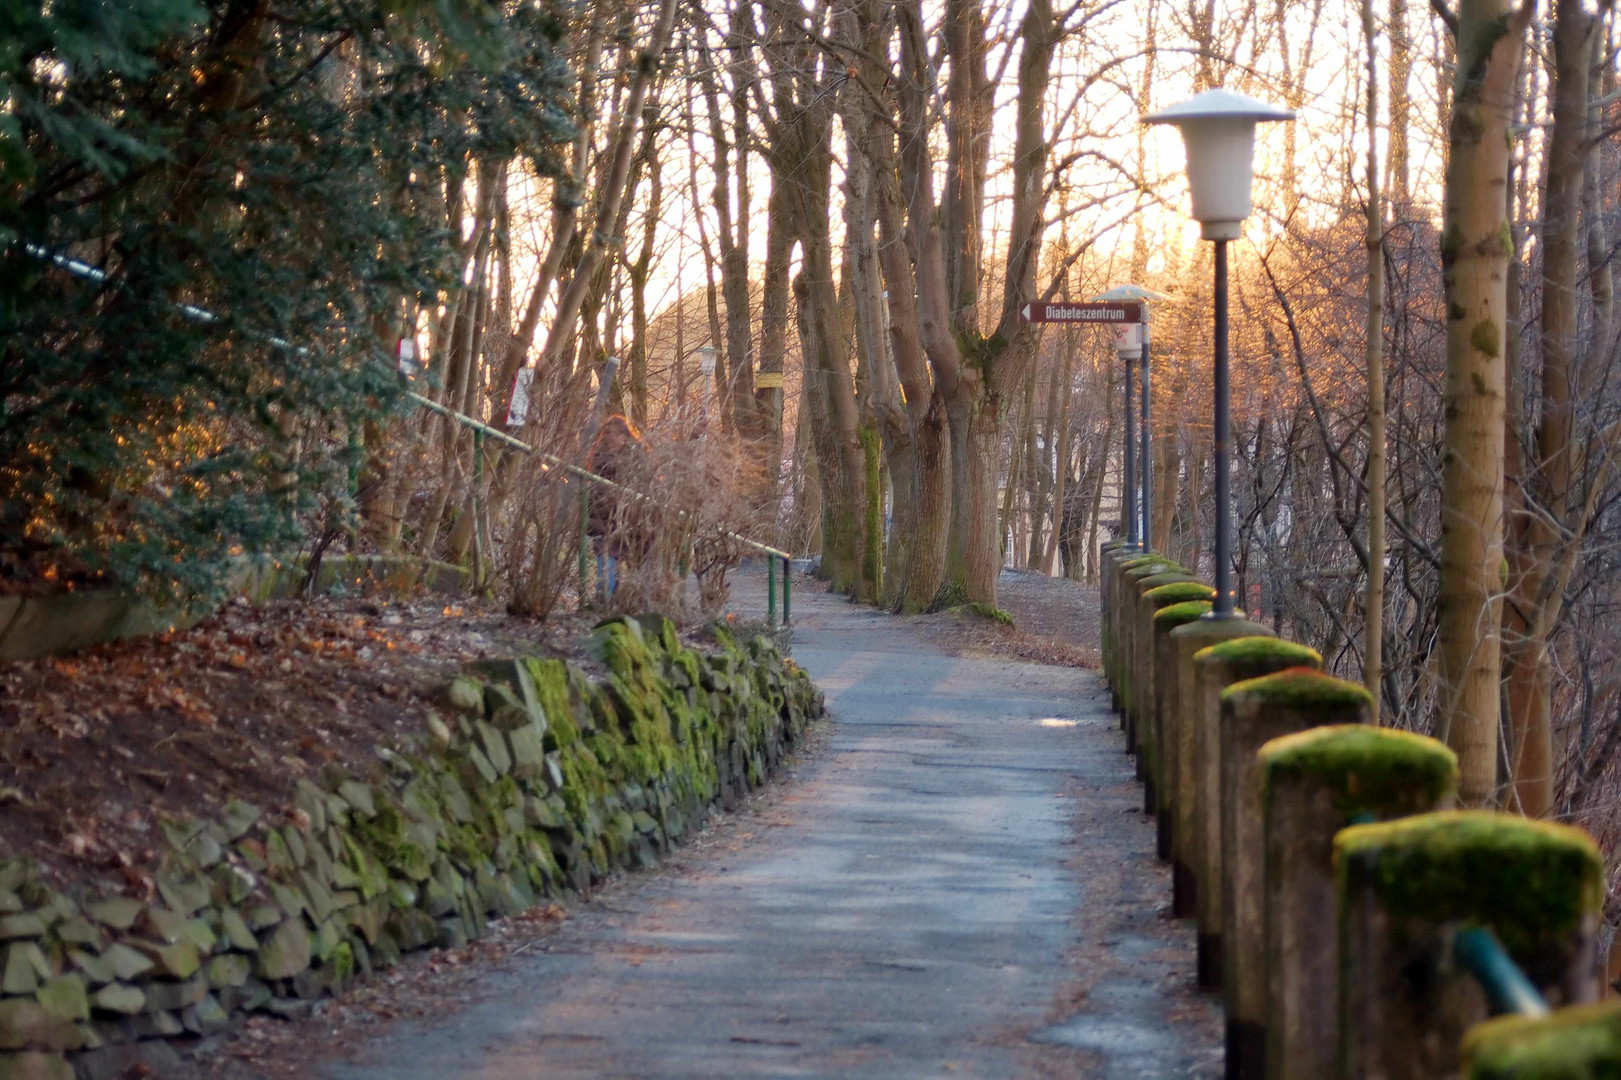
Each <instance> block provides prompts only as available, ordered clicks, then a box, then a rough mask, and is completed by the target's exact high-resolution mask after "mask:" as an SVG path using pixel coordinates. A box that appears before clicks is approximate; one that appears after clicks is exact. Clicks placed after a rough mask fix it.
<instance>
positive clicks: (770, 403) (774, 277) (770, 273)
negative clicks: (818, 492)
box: [754, 166, 794, 492]
mask: <svg viewBox="0 0 1621 1080" xmlns="http://www.w3.org/2000/svg"><path fill="white" fill-rule="evenodd" d="M766 206H767V213H766V229H765V265H764V266H763V267H762V268H761V271H760V378H759V381H758V382H757V383H756V384H755V389H754V404H755V410H756V412H757V414H758V415H759V416H760V418H761V423H762V425H763V426H764V428H765V438H766V442H767V445H768V447H769V450H768V452H767V454H766V471H767V473H768V474H769V475H768V479H769V481H770V484H771V490H772V491H773V492H775V491H776V486H777V484H778V482H779V475H778V474H779V473H781V472H782V395H783V373H782V359H783V354H784V353H786V352H787V351H788V258H789V255H790V254H791V253H792V252H793V247H794V235H793V221H792V217H791V213H790V210H789V207H788V195H787V189H786V187H785V184H784V181H783V179H782V178H781V176H779V175H778V173H777V170H776V167H775V166H773V167H772V169H771V195H770V198H769V199H768V200H767V203H766Z"/></svg>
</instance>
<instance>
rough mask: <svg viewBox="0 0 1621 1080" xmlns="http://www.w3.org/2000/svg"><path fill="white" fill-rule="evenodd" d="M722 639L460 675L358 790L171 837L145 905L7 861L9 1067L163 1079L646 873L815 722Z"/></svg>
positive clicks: (660, 625) (744, 652)
mask: <svg viewBox="0 0 1621 1080" xmlns="http://www.w3.org/2000/svg"><path fill="white" fill-rule="evenodd" d="M716 637H717V641H718V644H719V648H718V649H717V651H715V652H714V653H712V654H701V653H697V652H694V651H692V650H690V649H687V648H685V647H684V646H682V644H681V643H680V641H679V640H678V639H677V637H676V634H675V628H674V626H673V625H671V624H670V623H669V621H668V620H666V619H664V618H662V617H659V616H651V617H647V618H644V619H641V620H636V619H626V618H619V619H614V620H611V621H609V622H607V623H605V624H603V625H602V626H601V627H599V628H598V629H597V630H596V632H595V633H594V634H593V635H592V636H591V638H590V639H589V641H590V646H591V648H592V649H593V650H594V651H595V652H596V654H597V656H598V657H599V658H600V659H601V661H602V663H603V665H604V666H605V667H606V669H607V672H608V673H607V674H606V675H605V676H604V677H602V678H600V679H593V678H590V677H588V676H587V675H586V674H585V673H584V672H583V671H582V670H581V669H579V668H577V667H575V666H572V665H567V664H564V663H562V662H559V661H556V660H536V659H517V660H502V661H486V662H482V663H480V664H476V665H473V666H472V667H470V668H469V669H468V670H467V671H466V672H465V673H464V674H463V675H461V676H458V677H457V678H455V679H453V680H452V681H451V682H450V683H449V684H448V685H447V686H446V687H445V688H444V689H443V693H442V698H441V703H442V705H443V713H442V714H440V715H436V716H434V717H433V718H432V719H431V721H430V724H429V731H428V732H426V733H425V734H424V735H423V737H422V738H421V739H420V740H419V741H418V742H417V744H416V745H415V746H413V747H412V748H411V749H410V750H409V751H408V752H403V753H391V752H388V751H385V750H381V749H380V750H379V757H380V758H381V761H380V763H379V765H378V767H377V769H376V771H375V773H374V774H373V775H370V776H364V777H362V776H355V775H351V774H349V773H347V772H345V771H342V770H339V769H336V768H328V769H327V770H326V771H324V772H323V773H322V774H321V775H320V776H319V777H318V778H317V779H318V782H314V781H311V780H308V779H302V780H299V781H298V783H297V784H296V786H295V787H294V788H293V790H292V791H291V792H290V793H289V794H290V807H291V809H290V810H289V811H287V812H284V813H277V814H271V813H267V812H265V811H263V810H261V809H260V808H258V807H255V806H250V805H248V804H246V803H242V802H234V803H231V804H229V805H228V806H227V807H226V808H225V811H224V812H223V813H222V814H221V815H220V816H219V817H218V818H217V819H216V820H186V821H169V822H166V823H165V824H164V826H163V829H162V833H163V837H162V839H163V843H164V848H165V851H166V854H165V855H164V857H163V861H162V865H161V868H160V870H159V872H158V873H157V874H156V875H155V879H154V884H155V895H154V896H152V897H151V898H144V897H129V896H122V895H105V896H100V897H92V896H69V895H67V894H65V893H62V892H58V891H55V890H53V889H52V888H50V887H48V886H47V885H46V884H45V883H44V882H42V881H41V880H40V878H39V876H38V875H37V873H35V871H34V869H33V867H32V866H31V865H30V864H29V863H28V862H27V861H25V860H23V859H14V860H11V861H10V862H4V863H0V961H3V980H4V981H3V985H0V1076H5V1077H11V1076H40V1077H56V1076H61V1077H67V1076H71V1075H73V1072H74V1070H76V1071H77V1073H78V1075H79V1076H81V1077H87V1078H92V1080H100V1078H103V1077H116V1076H122V1075H124V1073H125V1072H126V1071H128V1070H129V1069H131V1068H135V1067H141V1066H144V1067H145V1068H147V1069H149V1070H152V1071H155V1072H156V1073H157V1074H158V1075H162V1074H163V1072H164V1071H165V1066H170V1065H172V1064H173V1062H174V1061H175V1058H176V1052H175V1049H174V1047H173V1046H172V1045H171V1043H170V1041H169V1040H171V1039H176V1038H183V1037H188V1036H189V1037H196V1036H206V1035H211V1034H214V1033H216V1032H219V1031H221V1030H223V1029H225V1028H226V1027H228V1026H229V1025H231V1024H232V1023H233V1022H234V1021H235V1020H236V1019H238V1018H240V1017H243V1016H245V1015H248V1014H253V1013H264V1014H270V1015H275V1016H284V1017H297V1016H301V1015H305V1014H308V1013H309V1012H310V1011H311V1010H312V1009H313V1008H314V1007H315V1006H316V1004H317V1003H318V1002H319V1001H320V999H322V998H324V997H326V996H328V995H332V994H336V993H341V992H342V991H343V990H344V989H345V987H346V986H347V985H348V984H349V983H350V982H351V981H352V980H353V979H354V978H355V977H356V975H357V973H364V972H370V971H372V970H375V969H378V968H386V967H389V966H391V965H392V964H394V963H395V962H396V961H397V960H398V959H399V958H400V956H401V954H403V953H405V952H409V951H412V950H415V949H422V948H428V947H432V946H460V945H462V944H465V943H466V942H467V941H468V940H470V939H473V938H476V937H478V936H480V935H481V934H482V933H483V932H484V930H485V927H486V924H487V921H488V920H489V919H491V918H493V917H499V916H507V915H516V914H518V913H520V912H522V911H524V910H526V909H528V908H530V907H532V906H535V905H536V904H538V903H542V902H544V901H546V900H548V899H552V898H564V897H567V896H569V895H571V894H572V893H574V892H576V891H578V890H583V889H587V888H589V887H590V886H591V885H592V883H594V882H596V881H599V880H601V879H602V878H603V877H604V876H605V875H607V874H609V873H611V872H613V871H614V870H615V869H616V868H623V867H645V866H651V865H653V864H655V863H656V862H657V860H658V857H659V855H660V854H662V853H664V852H666V851H668V850H669V849H670V847H671V845H673V844H675V843H677V842H679V841H680V840H681V839H682V838H684V837H685V836H687V835H688V834H689V833H690V832H691V831H692V830H693V829H694V828H696V827H697V826H698V825H699V824H700V823H701V822H702V820H703V818H704V816H705V815H706V814H707V813H708V811H709V809H710V808H711V807H713V806H714V805H716V804H728V805H729V804H730V803H732V802H734V801H735V800H736V799H737V798H738V797H739V795H741V794H742V793H744V792H745V791H747V790H748V789H750V788H753V787H757V786H759V785H760V784H762V783H763V782H765V780H766V779H767V778H768V777H769V776H770V775H771V773H772V771H773V770H774V769H775V768H776V766H777V764H778V763H779V761H780V760H781V759H782V756H783V754H784V753H785V752H786V751H787V749H788V748H789V747H790V746H792V745H793V744H794V742H795V741H796V740H797V739H798V737H799V735H800V733H801V731H802V730H803V728H804V726H805V724H806V723H807V722H808V721H809V720H811V719H812V718H814V717H816V716H819V715H821V714H822V712H823V711H824V704H823V700H822V696H821V694H820V693H819V692H818V691H817V689H816V688H815V686H814V685H812V683H811V682H810V679H809V678H808V677H807V676H806V675H805V673H804V672H803V671H801V670H800V669H799V668H798V667H796V666H795V665H794V663H793V661H791V660H788V659H786V658H784V657H783V656H782V655H781V654H780V653H779V652H778V650H777V648H776V647H775V645H774V644H772V643H771V642H770V641H769V640H768V639H765V638H755V639H753V640H751V641H749V642H747V643H738V642H736V641H734V640H733V639H731V638H730V637H728V636H727V635H726V634H725V633H724V632H719V631H718V632H717V634H716ZM25 1070H27V1071H25Z"/></svg>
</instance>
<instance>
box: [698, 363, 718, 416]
mask: <svg viewBox="0 0 1621 1080" xmlns="http://www.w3.org/2000/svg"><path fill="white" fill-rule="evenodd" d="M698 371H699V373H700V374H702V375H703V384H704V400H703V411H702V412H701V413H700V414H699V415H700V416H702V417H703V418H704V419H705V420H708V419H709V393H710V390H711V389H712V388H713V387H714V385H715V346H713V345H702V346H699V348H698Z"/></svg>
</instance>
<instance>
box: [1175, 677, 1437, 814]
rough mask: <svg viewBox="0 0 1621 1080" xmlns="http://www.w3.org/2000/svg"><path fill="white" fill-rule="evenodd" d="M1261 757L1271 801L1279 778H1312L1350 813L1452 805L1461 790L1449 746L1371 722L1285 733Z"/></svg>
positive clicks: (1410, 811)
mask: <svg viewBox="0 0 1621 1080" xmlns="http://www.w3.org/2000/svg"><path fill="white" fill-rule="evenodd" d="M1205 651H1206V652H1209V651H1210V650H1209V649H1207V650H1205ZM1260 762H1261V774H1262V776H1263V777H1264V782H1265V785H1266V789H1265V790H1266V793H1267V797H1268V799H1269V800H1270V797H1271V794H1272V789H1273V786H1274V785H1275V784H1277V783H1280V782H1287V781H1290V780H1300V781H1309V782H1311V783H1312V784H1314V785H1318V786H1320V787H1324V788H1327V789H1328V791H1329V792H1330V793H1331V795H1332V797H1333V799H1334V805H1335V808H1336V809H1337V810H1338V811H1339V813H1341V814H1343V815H1344V816H1345V817H1347V818H1349V817H1352V816H1354V815H1357V814H1373V815H1374V816H1376V817H1381V818H1384V817H1392V816H1399V815H1406V814H1415V813H1421V812H1423V811H1427V810H1430V809H1433V808H1434V807H1436V806H1438V805H1450V802H1449V801H1448V800H1450V799H1451V798H1452V796H1453V795H1454V794H1455V793H1456V791H1457V788H1458V755H1457V754H1454V753H1453V752H1452V751H1451V750H1450V749H1448V748H1447V747H1446V746H1445V745H1444V744H1443V743H1440V742H1438V741H1436V740H1435V739H1431V738H1429V737H1428V736H1425V735H1415V734H1413V733H1412V732H1410V731H1396V730H1393V729H1391V728H1378V727H1372V726H1370V725H1367V724H1330V725H1328V726H1326V727H1317V728H1308V729H1307V730H1305V731H1299V732H1296V733H1295V734H1293V735H1284V736H1282V737H1280V738H1276V739H1273V740H1272V741H1271V742H1268V743H1266V744H1265V745H1264V746H1262V747H1261V750H1260Z"/></svg>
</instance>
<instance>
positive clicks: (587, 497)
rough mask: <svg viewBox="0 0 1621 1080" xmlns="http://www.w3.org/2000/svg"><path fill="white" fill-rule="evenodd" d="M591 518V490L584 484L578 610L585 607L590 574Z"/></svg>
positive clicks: (581, 502) (582, 487)
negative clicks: (587, 581)
mask: <svg viewBox="0 0 1621 1080" xmlns="http://www.w3.org/2000/svg"><path fill="white" fill-rule="evenodd" d="M590 517H591V488H590V487H589V486H587V485H585V484H581V485H580V608H581V609H582V610H583V609H584V608H585V606H586V595H585V581H586V577H587V576H588V574H589V573H590V562H591V534H590V533H589V532H587V531H586V530H587V528H588V525H587V522H588V521H589V520H590Z"/></svg>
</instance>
